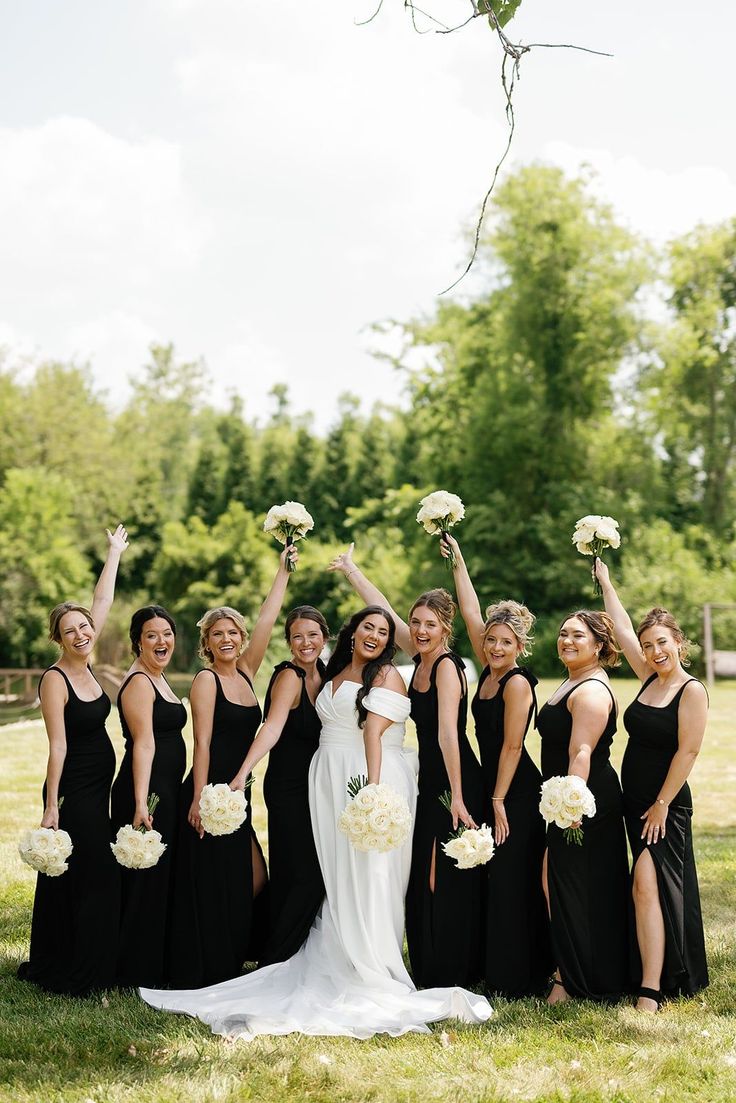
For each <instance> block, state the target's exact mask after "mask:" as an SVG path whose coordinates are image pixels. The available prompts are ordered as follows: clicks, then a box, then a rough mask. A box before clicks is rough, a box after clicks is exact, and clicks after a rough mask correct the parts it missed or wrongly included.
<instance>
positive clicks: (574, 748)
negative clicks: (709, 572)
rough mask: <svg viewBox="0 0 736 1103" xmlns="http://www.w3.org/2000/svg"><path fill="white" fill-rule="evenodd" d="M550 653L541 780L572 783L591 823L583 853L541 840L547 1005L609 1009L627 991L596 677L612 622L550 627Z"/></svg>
mask: <svg viewBox="0 0 736 1103" xmlns="http://www.w3.org/2000/svg"><path fill="white" fill-rule="evenodd" d="M557 653H558V655H559V657H560V659H561V661H562V663H563V664H564V666H565V667H566V668H567V678H566V679H565V681H564V682H563V683H562V685H561V686H560V687H559V689H556V690H555V692H554V693H553V694H552V696H551V697H550V699H549V701H548V702H547V704H546V705H544V706H543V707H542V708H541V709H540V712H539V716H538V718H537V727H538V728H539V734H540V735H541V737H542V775H543V777H544V778H545V780H546V779H547V778H550V777H554V776H556V775H559V774H574V775H576V776H578V777H581V778H582V779H583V780H584V781H585V782H586V783H587V785H588V788H589V789H590V790H591V792H592V793H593V795H594V797H595V803H596V813H595V815H594V816H592V817H590V818H589V819H585V820H584V821H583V823H582V828H583V843H582V845H581V846H576V845H575V844H574V843H568V842H567V841H566V840H565V838H564V835H563V833H562V831H561V830H560V828H559V827H557V826H556V825H555V824H551V825H550V827H549V828H548V831H547V854H546V856H545V872H544V879H545V892H546V894H547V900H548V904H549V909H550V921H551V929H552V950H553V954H554V958H555V962H556V965H557V972H556V974H555V978H554V981H553V985H552V990H551V992H550V994H549V996H548V1003H561V1002H563V1001H565V1000H567V999H569V998H570V997H571V996H579V997H581V998H584V999H591V1000H600V1001H610V1000H616V999H618V998H619V997H620V996H621V995H622V994H623V993H624V992H625V991H626V989H627V987H628V983H627V978H628V966H629V960H628V930H627V895H628V892H627V885H628V864H627V856H626V835H625V832H624V823H623V807H622V798H621V786H620V785H619V780H618V777H617V775H616V771H615V770H614V768H613V766H612V765H611V762H610V758H609V751H610V747H611V743H612V741H613V737H614V735H615V732H616V701H615V698H614V696H613V693H612V691H611V687H610V685H609V682H608V675H607V674H606V670H605V667H607V666H616V665H617V664H618V661H619V658H618V648H617V646H616V642H615V639H614V635H613V622H612V621H611V618H610V617H609V616H607V615H606V614H605V613H598V612H590V611H587V610H581V611H579V612H577V613H571V614H570V616H569V617H567V618H566V619H565V620H564V621H563V623H562V625H561V626H560V632H559V636H558V638H557Z"/></svg>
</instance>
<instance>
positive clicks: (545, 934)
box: [471, 667, 554, 998]
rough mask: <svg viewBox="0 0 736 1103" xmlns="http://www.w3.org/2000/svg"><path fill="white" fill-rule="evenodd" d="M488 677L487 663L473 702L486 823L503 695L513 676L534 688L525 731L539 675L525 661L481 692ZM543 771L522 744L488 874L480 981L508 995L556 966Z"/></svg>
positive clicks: (527, 988)
mask: <svg viewBox="0 0 736 1103" xmlns="http://www.w3.org/2000/svg"><path fill="white" fill-rule="evenodd" d="M489 676H490V670H489V668H488V667H485V669H484V670H483V672H482V673H481V676H480V679H479V680H478V688H477V690H476V693H475V697H474V698H473V703H472V705H471V709H472V713H473V717H474V719H475V737H476V739H477V740H478V747H479V749H480V764H481V769H482V771H483V784H484V800H485V806H484V812H483V818H484V820H485V822H486V823H488V824H493V823H494V814H493V802H492V800H491V797H492V796H493V794H494V793H495V792H496V778H497V775H498V764H499V759H500V757H501V750H502V748H503V740H504V714H505V702H504V693H505V690H506V686H507V685H508V684H509V682H510V681H511V679H512V678H514V677H521V678H524V679H525V680H526V681H527V682H528V683H529V686H530V687H531V691H532V704H531V706H530V708H529V715H528V717H527V722H526V729H525V730H524V735H526V730H527V729H528V727H529V724H530V722H531V719H532V716H534V715H536V711H537V699H536V695H535V692H534V687H535V686H536V684H537V679H536V677H535V676H534V674H532V672H531V671H530V670H528V669H526V668H525V667H513V668H512V669H511V670H509V671H508V672H507V673H506V674H504V676H503V677H502V678H501V679H500V680H499V683H498V689H497V691H496V694H495V696H493V697H490V698H483V697H482V696H481V690H482V688H483V685H484V684H485V682H486V680H487V679H488V677H489ZM541 785H542V775H541V773H540V772H539V770H538V769H537V767H536V766H535V764H534V762H533V761H532V759H531V756H530V754H529V752H528V751H527V749H526V747H523V746H522V750H521V757H520V759H519V764H518V766H517V767H516V771H515V773H514V776H513V778H512V780H511V784H510V785H509V788H508V792H507V793H506V799H505V801H504V808H505V810H506V818H507V820H508V823H509V834H508V837H507V839H506V840H505V842H503V843H502V844H501V845H500V846H496V850H495V853H494V855H493V858H492V859H491V861H490V862H489V863H488V864H487V865H486V866H485V867H484V869H485V870H487V873H486V883H485V890H486V907H485V930H484V932H483V937H484V944H485V955H484V956H485V986H486V990H487V991H488V992H489V993H492V992H497V993H498V994H499V995H502V996H507V997H509V998H517V997H520V996H533V995H539V994H540V993H541V992H542V991H543V990H544V988H545V986H546V984H547V979H548V977H549V975H550V973H551V972H552V969H553V967H554V966H553V960H552V946H551V942H550V933H549V918H548V915H547V904H546V901H545V899H544V893H543V891H542V860H543V858H544V847H545V831H544V820H543V819H542V817H541V816H540V814H539V791H540V788H541Z"/></svg>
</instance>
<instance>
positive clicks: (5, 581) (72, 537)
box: [0, 467, 92, 666]
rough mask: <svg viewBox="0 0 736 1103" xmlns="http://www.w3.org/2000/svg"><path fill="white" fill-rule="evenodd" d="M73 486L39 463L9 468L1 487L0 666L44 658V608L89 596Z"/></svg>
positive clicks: (47, 655) (47, 646)
mask: <svg viewBox="0 0 736 1103" xmlns="http://www.w3.org/2000/svg"><path fill="white" fill-rule="evenodd" d="M74 514H75V500H74V492H73V489H72V486H71V485H70V484H69V483H68V482H67V481H65V480H64V479H63V478H62V477H61V476H60V475H57V474H55V473H54V472H51V471H48V470H46V469H45V468H43V467H28V468H25V469H20V468H10V469H9V470H8V471H6V472H5V478H4V482H3V486H2V493H0V666H5V665H6V664H7V665H9V662H8V660H9V659H12V660H13V661H15V662H19V663H20V665H22V666H34V665H37V664H45V663H46V662H47V661H48V660H49V659H51V658H53V657H54V656H55V654H56V650H57V649H56V648H55V646H54V645H53V644H52V643H50V641H49V640H48V638H47V631H48V614H49V610H50V609H51V608H53V606H54V605H57V604H58V603H59V602H60V601H78V602H80V603H85V602H89V601H90V599H91V592H92V580H91V576H90V571H89V567H88V565H87V562H86V561H85V558H84V556H83V555H82V553H81V551H80V550H79V532H78V527H77V524H76V522H75V519H74Z"/></svg>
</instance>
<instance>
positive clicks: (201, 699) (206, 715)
mask: <svg viewBox="0 0 736 1103" xmlns="http://www.w3.org/2000/svg"><path fill="white" fill-rule="evenodd" d="M216 700H217V682H216V681H215V677H214V675H213V674H212V672H211V671H209V670H202V671H201V672H200V673H199V674H198V675H197V677H196V678H195V679H194V681H193V682H192V688H191V689H190V691H189V701H190V703H191V706H192V729H193V731H194V761H193V762H192V781H193V783H194V792H193V795H192V803H191V805H190V807H189V813H188V815H187V819H188V820H189V823H190V824H191V826H192V827H193V828H194V830H195V831H196V832H197V834H198V835H199V837H200V839H201V838H203V837H204V828H203V827H202V819H201V816H200V814H199V798H200V797H201V796H202V790H203V789H204V787H205V785H206V784H207V778H208V777H209V773H210V743H211V742H212V722H213V720H214V718H215V701H216Z"/></svg>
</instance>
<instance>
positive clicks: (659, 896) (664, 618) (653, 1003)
mask: <svg viewBox="0 0 736 1103" xmlns="http://www.w3.org/2000/svg"><path fill="white" fill-rule="evenodd" d="M595 574H596V577H597V578H598V580H599V582H600V584H601V589H602V590H603V600H604V602H605V604H606V611H607V612H608V613H609V614H610V616H611V617H612V618H613V622H614V625H615V627H616V635H617V636H618V639H619V640H620V641H621V646H622V648H623V652H624V655H625V657H626V659H627V661H628V663H629V666H630V667H631V669H632V670H633V671H634V673H635V674H636V676H637V677H638V678H639V680H640V681H641V682H642V683H643V685H642V688H641V689H640V691H639V693H638V695H637V697H636V699H635V700H634V701H632V703H631V704H630V705H629V707H628V708H627V710H626V712H625V713H624V726H625V728H626V731H627V732H628V734H629V742H628V744H627V747H626V752H625V754H624V760H623V763H622V765H621V782H622V785H623V792H624V815H625V817H626V830H627V832H628V836H629V845H630V846H631V853H632V855H633V865H634V868H633V877H632V891H633V898H634V912H635V919H636V935H637V943H638V948H639V958H640V959H639V961H638V962H637V963H636V965H637V974H636V978H635V983H636V984H637V985H639V986H640V987H639V989H638V1002H637V1005H636V1006H637V1010H639V1011H656V1010H658V1008H659V1006H660V1004H661V1002H662V998H663V995H667V996H675V995H685V996H692V995H694V994H695V993H696V992H699V991H700V989H701V988H705V987H706V986H707V984H708V966H707V963H706V959H705V938H704V935H703V919H702V915H701V912H700V893H699V891H698V876H697V873H696V870H695V858H694V855H693V840H692V815H693V805H692V797H691V795H690V786H689V785H688V782H687V779H688V777H689V776H690V771H691V770H692V768H693V764H694V763H695V759H696V758H697V756H698V753H699V751H700V747H701V745H702V742H703V735H704V733H705V723H706V719H707V713H708V694H707V692H706V689H705V686H704V685H703V684H702V683H701V682H699V681H698V680H697V679H696V678H691V677H689V676H688V674H687V672H686V671H685V669H684V664H685V662H686V661H687V646H688V641H687V640H686V638H685V635H684V633H683V631H682V629H681V628H680V626H679V625H678V623H677V621H676V620H675V618H674V617H673V616H672V614H671V613H668V612H666V611H665V610H664V609H651V610H650V611H649V612H648V613H647V615H646V616H645V617H644V619H643V620H642V622H641V624H640V625H639V627H638V628H637V630H636V632H634V628H633V625H632V623H631V620H630V619H629V615H628V613H627V612H626V610H625V609H624V607H623V605H622V604H621V601H620V600H619V597H618V594H617V593H616V590H615V588H614V586H613V583H612V582H611V579H610V576H609V573H608V568H607V567H606V565H605V563H603V562H602V560H600V559H597V560H596V563H595Z"/></svg>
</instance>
